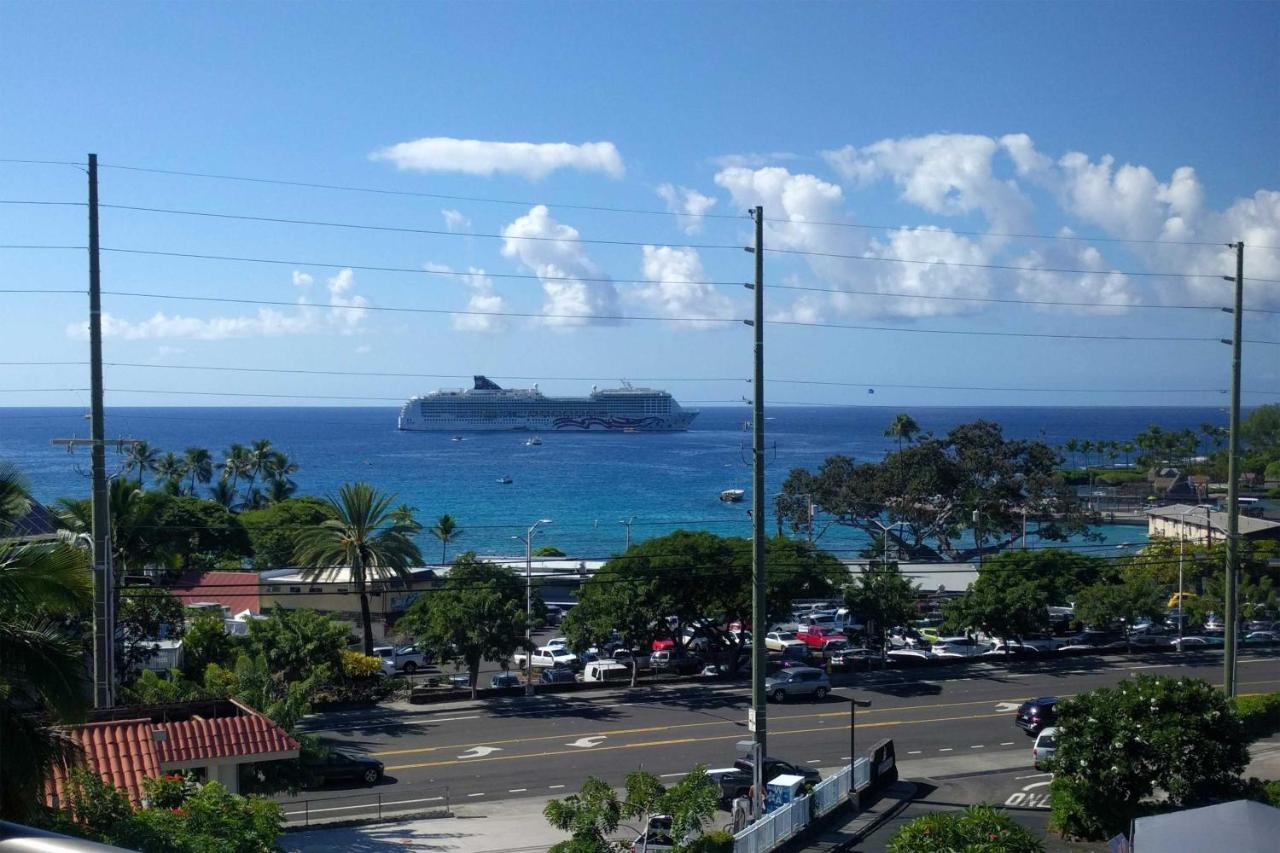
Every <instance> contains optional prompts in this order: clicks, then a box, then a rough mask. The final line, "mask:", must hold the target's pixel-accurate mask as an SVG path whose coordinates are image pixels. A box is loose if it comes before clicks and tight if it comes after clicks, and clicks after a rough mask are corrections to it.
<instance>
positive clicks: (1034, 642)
mask: <svg viewBox="0 0 1280 853" xmlns="http://www.w3.org/2000/svg"><path fill="white" fill-rule="evenodd" d="M1017 642H1019V643H1021V644H1022V645H1024V646H1027V647H1028V648H1032V649H1035V650H1036V651H1038V652H1056V651H1057V650H1058V648H1059V647H1060V646H1061V645H1062V644H1063V642H1064V639H1063V638H1062V637H1055V636H1053V635H1052V634H1027V635H1025V636H1023V637H1019V638H1018V640H1017Z"/></svg>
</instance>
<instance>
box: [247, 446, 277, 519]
mask: <svg viewBox="0 0 1280 853" xmlns="http://www.w3.org/2000/svg"><path fill="white" fill-rule="evenodd" d="M275 452H276V451H275V448H274V447H272V446H271V440H270V439H266V438H259V439H256V440H255V441H253V442H252V443H251V444H250V445H249V447H248V449H247V450H246V451H245V474H246V475H248V477H249V482H248V483H247V484H246V485H245V488H244V506H246V507H256V506H258V505H259V503H261V495H260V494H259V492H258V490H257V489H256V488H255V487H254V483H255V482H257V479H258V477H259V476H260V475H265V474H266V473H267V471H268V469H269V468H270V466H271V460H272V456H273V454H274V453H275Z"/></svg>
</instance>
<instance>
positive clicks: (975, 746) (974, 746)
mask: <svg viewBox="0 0 1280 853" xmlns="http://www.w3.org/2000/svg"><path fill="white" fill-rule="evenodd" d="M982 746H983V745H982V744H980V743H975V744H974V745H973V746H970V747H969V748H970V749H982Z"/></svg>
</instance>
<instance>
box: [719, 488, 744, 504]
mask: <svg viewBox="0 0 1280 853" xmlns="http://www.w3.org/2000/svg"><path fill="white" fill-rule="evenodd" d="M746 493H747V492H746V490H745V489H725V490H724V491H723V492H721V493H720V500H722V501H724V502H725V503H728V504H736V503H738V502H739V501H741V500H742V498H743V496H744V495H746Z"/></svg>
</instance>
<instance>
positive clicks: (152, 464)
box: [124, 441, 160, 489]
mask: <svg viewBox="0 0 1280 853" xmlns="http://www.w3.org/2000/svg"><path fill="white" fill-rule="evenodd" d="M159 459H160V451H159V450H157V449H156V448H154V447H152V446H151V445H150V444H149V443H148V442H145V441H136V442H134V443H133V444H131V445H129V449H128V451H126V452H125V460H124V473H125V476H126V477H127V476H128V475H129V474H132V473H133V472H135V471H136V472H137V473H138V488H140V489H145V488H146V482H145V481H146V477H147V472H148V471H155V470H156V462H157V461H159Z"/></svg>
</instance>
